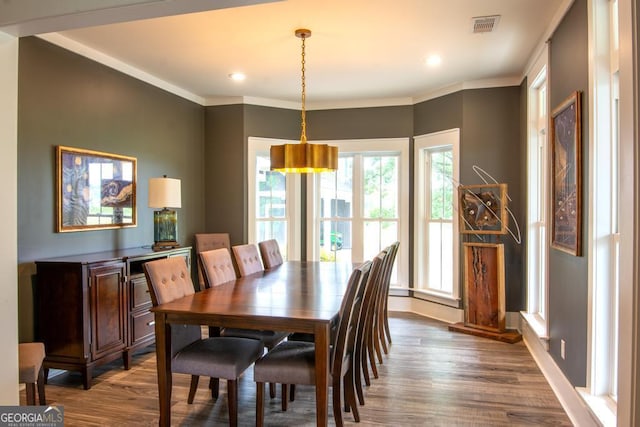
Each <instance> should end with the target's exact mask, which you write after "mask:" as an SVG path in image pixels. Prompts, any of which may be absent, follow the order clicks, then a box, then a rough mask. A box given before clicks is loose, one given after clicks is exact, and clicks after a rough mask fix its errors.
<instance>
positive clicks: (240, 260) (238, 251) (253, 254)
mask: <svg viewBox="0 0 640 427" xmlns="http://www.w3.org/2000/svg"><path fill="white" fill-rule="evenodd" d="M233 256H235V258H236V264H237V265H238V270H239V271H240V276H248V275H249V274H254V273H257V272H259V271H264V268H263V267H262V261H261V260H260V255H259V254H258V247H257V246H256V245H254V244H252V243H250V244H247V245H237V246H234V247H233Z"/></svg>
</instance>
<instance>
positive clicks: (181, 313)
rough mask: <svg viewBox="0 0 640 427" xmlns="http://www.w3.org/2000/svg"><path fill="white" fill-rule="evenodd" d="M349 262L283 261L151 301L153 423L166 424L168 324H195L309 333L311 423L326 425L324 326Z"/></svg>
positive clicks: (331, 317)
mask: <svg viewBox="0 0 640 427" xmlns="http://www.w3.org/2000/svg"><path fill="white" fill-rule="evenodd" d="M353 268H354V265H353V264H351V263H334V262H320V261H286V262H284V263H283V264H281V265H279V266H277V267H275V268H272V269H269V270H264V271H262V272H258V273H255V274H252V275H248V276H244V277H240V278H237V279H236V280H233V281H229V282H227V283H224V284H221V285H218V286H215V287H212V288H209V289H205V290H202V291H200V292H196V293H194V294H192V295H188V296H185V297H182V298H179V299H176V300H174V301H171V302H169V303H166V304H160V305H157V306H155V307H153V308H152V309H151V311H152V312H153V313H154V315H155V332H156V357H157V369H158V397H159V403H160V420H159V425H161V426H169V425H170V424H171V388H172V375H171V350H170V349H171V326H172V325H174V324H195V325H209V326H217V327H221V328H224V327H228V328H248V329H257V330H274V331H290V332H302V333H311V334H313V335H314V340H315V377H316V387H315V391H316V423H317V425H318V426H326V425H327V424H328V413H329V410H328V402H329V399H328V395H329V384H330V382H329V374H330V371H329V369H330V360H329V353H330V351H329V346H330V328H331V324H332V322H335V321H336V319H337V317H338V315H339V311H340V304H341V302H342V297H343V295H344V292H345V290H346V287H347V282H348V280H349V276H350V274H351V272H352V271H353Z"/></svg>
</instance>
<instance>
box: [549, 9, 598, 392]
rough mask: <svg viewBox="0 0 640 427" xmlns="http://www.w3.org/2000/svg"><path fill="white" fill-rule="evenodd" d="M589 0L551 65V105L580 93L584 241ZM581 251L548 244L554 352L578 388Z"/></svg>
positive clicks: (583, 326) (561, 35)
mask: <svg viewBox="0 0 640 427" xmlns="http://www.w3.org/2000/svg"><path fill="white" fill-rule="evenodd" d="M587 47H588V40H587V0H576V1H575V3H574V4H573V6H572V7H571V9H570V10H569V12H568V13H567V15H566V16H565V18H564V19H563V21H562V23H561V24H560V25H559V26H558V28H557V29H556V32H555V33H554V34H553V36H552V37H551V44H550V50H551V59H550V64H549V70H550V75H549V83H550V86H549V96H550V108H551V109H552V110H553V109H554V108H555V107H556V106H557V105H559V104H560V103H561V102H562V101H564V100H565V99H566V98H567V97H568V96H569V95H571V94H572V93H573V92H574V91H576V90H578V91H581V92H582V142H583V144H582V165H583V168H582V172H583V175H582V194H583V199H582V224H583V227H582V241H583V242H585V239H586V238H587V224H588V223H589V217H588V209H587V208H588V206H589V197H588V195H589V188H588V180H587V177H588V175H587V171H588V165H589V158H588V141H589V135H588V132H589V126H588V124H589V114H588V108H587V106H588V105H589V103H588V102H589V100H588V99H587V92H588V84H589V76H588V70H589V63H588V52H587ZM582 247H583V250H582V256H580V257H574V256H572V255H569V254H567V253H564V252H561V251H558V250H555V249H553V248H551V249H550V252H549V328H550V335H551V339H550V341H549V348H550V353H551V355H552V356H553V358H554V360H555V362H556V363H557V364H558V366H559V367H560V369H562V370H563V372H564V373H565V374H566V376H567V378H569V380H570V381H571V384H573V385H574V386H576V387H580V386H584V385H585V382H586V372H587V360H586V358H587V306H588V305H587V298H588V289H587V255H588V254H587V247H586V245H584V244H583V245H582ZM561 339H564V340H565V342H566V359H564V360H563V359H562V358H561V357H560V340H561Z"/></svg>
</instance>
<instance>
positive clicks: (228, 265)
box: [199, 248, 236, 288]
mask: <svg viewBox="0 0 640 427" xmlns="http://www.w3.org/2000/svg"><path fill="white" fill-rule="evenodd" d="M199 257H200V267H201V268H202V276H203V278H204V287H205V288H210V287H212V286H218V285H220V284H222V283H226V282H230V281H232V280H235V279H236V270H235V269H234V267H233V262H232V261H231V254H230V253H229V249H227V248H220V249H213V250H210V251H204V252H200V254H199Z"/></svg>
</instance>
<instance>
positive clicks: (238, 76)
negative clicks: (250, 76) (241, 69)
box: [229, 73, 247, 82]
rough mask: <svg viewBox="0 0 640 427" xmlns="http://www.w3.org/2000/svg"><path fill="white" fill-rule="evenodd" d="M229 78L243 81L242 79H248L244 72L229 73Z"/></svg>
mask: <svg viewBox="0 0 640 427" xmlns="http://www.w3.org/2000/svg"><path fill="white" fill-rule="evenodd" d="M229 78H230V79H231V80H234V81H236V82H241V81H242V80H244V79H246V78H247V76H246V75H245V74H244V73H231V74H229Z"/></svg>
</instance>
